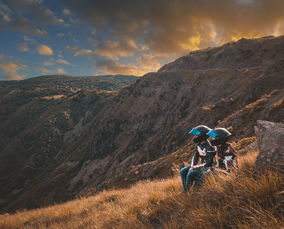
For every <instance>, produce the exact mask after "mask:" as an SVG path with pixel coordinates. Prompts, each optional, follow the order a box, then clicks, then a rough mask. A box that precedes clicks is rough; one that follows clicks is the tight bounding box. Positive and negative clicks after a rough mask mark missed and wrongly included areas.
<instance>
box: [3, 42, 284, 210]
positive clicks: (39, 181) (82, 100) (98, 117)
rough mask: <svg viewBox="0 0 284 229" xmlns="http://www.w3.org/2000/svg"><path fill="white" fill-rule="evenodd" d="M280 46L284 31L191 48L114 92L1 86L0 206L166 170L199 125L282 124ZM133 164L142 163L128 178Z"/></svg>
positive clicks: (242, 131) (241, 129) (59, 197)
mask: <svg viewBox="0 0 284 229" xmlns="http://www.w3.org/2000/svg"><path fill="white" fill-rule="evenodd" d="M283 50H284V37H277V38H274V37H267V38H261V39H255V40H248V39H241V40H240V41H238V42H231V43H228V44H226V45H223V46H221V47H217V48H210V49H206V50H201V51H195V52H191V53H190V54H189V55H187V56H184V57H181V58H179V59H177V60H176V61H174V62H172V63H169V64H167V65H165V66H164V67H162V68H161V69H160V70H159V71H158V72H157V73H150V74H146V75H145V76H144V77H142V78H140V79H139V80H137V81H136V82H135V83H134V84H132V85H131V86H129V87H125V88H123V89H121V90H120V91H119V93H118V94H114V93H110V94H106V93H99V92H98V91H97V90H95V89H86V90H85V89H84V90H81V89H80V87H79V86H78V87H77V89H75V87H74V86H73V85H74V84H75V83H74V84H73V83H70V82H69V80H66V82H65V81H64V82H65V83H64V84H66V85H67V84H72V86H65V87H68V88H70V89H68V90H67V91H68V92H66V94H64V93H62V90H63V89H61V87H58V88H57V86H56V85H57V84H55V86H54V90H53V93H49V94H44V93H43V94H40V95H39V94H37V93H42V92H43V91H46V93H47V92H48V91H49V89H48V87H46V88H43V87H39V88H38V87H37V86H35V85H34V86H32V87H31V88H30V91H29V92H28V93H27V92H25V91H24V90H22V89H19V88H18V86H15V89H14V90H12V91H10V92H6V93H3V92H1V101H2V102H1V112H2V113H1V116H2V117H4V119H3V120H4V121H2V120H1V126H0V128H1V136H2V137H1V141H2V142H1V144H0V150H1V152H0V162H1V163H2V164H3V166H2V165H1V166H0V168H1V171H0V174H1V180H0V182H1V184H3V185H2V186H1V187H0V197H1V201H2V206H3V209H5V210H7V209H8V210H15V209H19V208H23V207H24V208H27V207H28V208H32V207H37V206H41V205H43V204H50V203H53V202H54V201H64V200H67V199H70V198H72V197H74V196H75V195H77V194H78V193H80V192H84V191H86V190H89V189H95V190H101V189H104V188H109V187H112V186H116V187H118V186H120V187H122V186H125V185H127V184H129V183H131V182H135V181H137V180H139V179H143V178H151V176H154V175H155V176H156V175H159V176H160V177H162V176H166V175H168V174H170V173H171V171H170V169H169V168H170V165H171V163H172V162H175V160H176V161H178V160H180V159H178V156H179V155H178V154H176V153H175V154H173V153H174V152H175V151H177V150H178V149H179V148H180V147H184V146H185V145H187V144H188V141H189V138H188V136H187V135H186V132H187V131H188V130H189V129H190V128H192V127H193V126H195V125H197V124H207V125H208V126H211V127H214V126H216V125H217V126H225V127H231V128H232V129H233V133H234V134H235V139H240V138H243V137H249V136H253V135H254V133H253V126H254V124H255V121H256V120H257V119H266V120H269V121H274V122H283V117H284V109H283V108H284V100H283V98H284V54H283ZM31 80H32V79H31ZM33 80H36V78H35V79H33ZM67 81H68V83H67ZM26 82H27V85H30V84H29V83H28V80H27V81H26ZM78 82H79V81H78ZM84 85H85V84H84ZM81 87H84V86H81ZM4 88H5V87H3V89H2V90H5V89H4ZM77 90H78V91H77ZM63 91H64V90H63ZM71 92H72V93H71ZM30 94H32V96H30ZM31 98H36V99H31ZM23 103H26V104H27V105H26V106H27V107H28V108H26V106H24V107H22V106H20V105H21V104H23ZM2 106H5V107H6V109H8V108H9V109H10V111H5V112H4V109H2ZM16 109H17V112H16V113H13V112H11V110H16ZM7 112H8V113H7ZM9 112H10V113H9ZM8 114H10V115H8ZM16 120H20V121H16ZM35 120H38V121H35ZM31 122H35V125H29V123H31ZM17 123H21V124H20V125H18V124H17ZM20 130H21V131H20ZM23 130H24V131H23ZM3 131H4V132H3ZM18 133H21V134H18ZM2 139H3V140H2ZM7 142H8V143H9V142H10V143H9V144H7ZM171 155H177V158H171ZM169 158H170V159H169ZM136 168H144V169H143V170H141V171H143V172H140V173H137V174H135V175H134V176H133V172H134V171H135V169H136ZM165 168H166V169H165ZM160 171H162V172H160ZM127 175H129V176H132V177H128V176H127ZM130 178H131V179H130ZM118 181H119V182H118Z"/></svg>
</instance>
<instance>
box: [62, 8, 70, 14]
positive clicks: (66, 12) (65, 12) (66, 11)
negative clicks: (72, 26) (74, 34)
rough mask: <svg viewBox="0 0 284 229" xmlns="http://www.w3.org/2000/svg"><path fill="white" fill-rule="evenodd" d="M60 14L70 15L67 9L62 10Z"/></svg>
mask: <svg viewBox="0 0 284 229" xmlns="http://www.w3.org/2000/svg"><path fill="white" fill-rule="evenodd" d="M62 13H63V14H64V15H66V16H67V15H70V10H68V9H63V10H62Z"/></svg>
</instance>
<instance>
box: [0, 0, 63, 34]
mask: <svg viewBox="0 0 284 229" xmlns="http://www.w3.org/2000/svg"><path fill="white" fill-rule="evenodd" d="M41 3H42V1H41V0H9V1H7V2H6V3H5V4H4V3H0V19H1V17H2V20H0V28H2V29H4V30H15V31H20V32H24V33H27V34H32V35H37V36H44V35H47V32H46V31H45V30H43V29H42V28H39V27H42V26H46V25H50V24H54V25H64V20H63V19H62V18H59V17H57V16H56V15H55V13H54V12H53V11H51V10H50V9H48V8H46V7H44V6H43V5H41Z"/></svg>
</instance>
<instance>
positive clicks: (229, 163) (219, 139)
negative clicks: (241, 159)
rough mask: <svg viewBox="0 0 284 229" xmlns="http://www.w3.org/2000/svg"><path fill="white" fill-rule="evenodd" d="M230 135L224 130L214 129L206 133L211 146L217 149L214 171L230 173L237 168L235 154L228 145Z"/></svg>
mask: <svg viewBox="0 0 284 229" xmlns="http://www.w3.org/2000/svg"><path fill="white" fill-rule="evenodd" d="M231 135H232V134H231V133H230V132H229V131H228V130H227V129H225V128H215V129H214V130H211V131H209V132H208V133H207V136H208V137H210V138H211V139H212V140H210V143H211V145H212V146H216V147H217V153H216V167H215V169H214V170H215V171H217V172H224V173H230V172H231V171H232V170H233V169H236V168H238V161H237V153H236V151H235V150H234V149H233V147H232V146H231V145H230V144H229V143H228V140H229V138H230V136H231Z"/></svg>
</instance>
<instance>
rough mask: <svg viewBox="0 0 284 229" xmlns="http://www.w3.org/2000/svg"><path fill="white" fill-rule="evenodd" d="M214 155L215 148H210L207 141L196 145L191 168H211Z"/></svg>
mask: <svg viewBox="0 0 284 229" xmlns="http://www.w3.org/2000/svg"><path fill="white" fill-rule="evenodd" d="M215 155H216V147H214V146H212V145H211V144H210V142H209V141H208V140H206V141H205V142H204V143H202V144H198V145H197V149H196V152H195V154H194V155H193V157H192V160H191V167H212V166H213V164H214V158H215Z"/></svg>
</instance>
